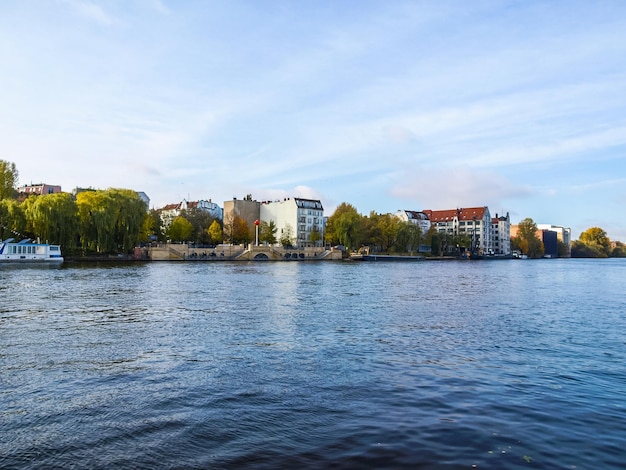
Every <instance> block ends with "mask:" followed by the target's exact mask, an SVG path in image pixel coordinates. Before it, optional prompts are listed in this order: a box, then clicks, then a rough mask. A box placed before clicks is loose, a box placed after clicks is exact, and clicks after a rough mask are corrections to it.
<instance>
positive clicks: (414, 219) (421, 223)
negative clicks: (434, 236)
mask: <svg viewBox="0 0 626 470" xmlns="http://www.w3.org/2000/svg"><path fill="white" fill-rule="evenodd" d="M394 215H395V216H396V217H397V218H399V219H400V220H402V221H403V222H409V223H411V224H413V225H417V226H418V227H419V228H420V230H421V231H422V233H424V234H425V233H426V232H428V230H430V220H429V219H428V215H426V214H425V213H424V212H419V211H408V210H402V209H400V210H399V211H398V212H396V213H395V214H394Z"/></svg>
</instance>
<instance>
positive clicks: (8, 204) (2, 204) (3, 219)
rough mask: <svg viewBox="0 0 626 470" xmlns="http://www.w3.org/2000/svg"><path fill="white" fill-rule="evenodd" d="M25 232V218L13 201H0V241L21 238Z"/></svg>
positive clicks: (18, 205)
mask: <svg viewBox="0 0 626 470" xmlns="http://www.w3.org/2000/svg"><path fill="white" fill-rule="evenodd" d="M25 232H26V216H25V215H24V211H23V210H22V205H21V204H19V203H18V202H17V201H16V200H15V199H0V240H6V239H7V238H13V237H16V236H17V237H21V236H23V235H24V234H25Z"/></svg>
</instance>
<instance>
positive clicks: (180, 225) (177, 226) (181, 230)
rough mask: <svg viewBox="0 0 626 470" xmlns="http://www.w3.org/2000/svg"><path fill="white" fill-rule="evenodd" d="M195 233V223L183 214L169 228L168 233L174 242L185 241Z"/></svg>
mask: <svg viewBox="0 0 626 470" xmlns="http://www.w3.org/2000/svg"><path fill="white" fill-rule="evenodd" d="M192 233H193V225H192V224H191V222H189V221H188V220H187V219H186V218H184V217H183V216H180V215H179V216H178V217H176V218H175V219H174V220H172V223H171V224H170V226H169V228H168V229H167V234H168V236H169V238H170V240H172V241H173V242H184V241H187V240H189V238H190V237H191V235H192Z"/></svg>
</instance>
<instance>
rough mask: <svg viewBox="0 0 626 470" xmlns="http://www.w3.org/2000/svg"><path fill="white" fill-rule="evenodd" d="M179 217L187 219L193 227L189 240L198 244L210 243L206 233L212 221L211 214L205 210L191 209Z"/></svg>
mask: <svg viewBox="0 0 626 470" xmlns="http://www.w3.org/2000/svg"><path fill="white" fill-rule="evenodd" d="M181 216H182V217H184V218H185V219H187V220H188V221H189V222H190V223H191V225H192V227H193V229H192V232H191V236H190V240H192V241H194V242H196V243H200V244H207V243H211V239H210V237H209V232H208V229H209V227H210V226H211V224H212V223H213V220H214V219H213V217H212V216H211V214H209V213H208V212H207V211H205V210H202V209H196V208H193V209H189V210H186V211H183V213H182V214H181Z"/></svg>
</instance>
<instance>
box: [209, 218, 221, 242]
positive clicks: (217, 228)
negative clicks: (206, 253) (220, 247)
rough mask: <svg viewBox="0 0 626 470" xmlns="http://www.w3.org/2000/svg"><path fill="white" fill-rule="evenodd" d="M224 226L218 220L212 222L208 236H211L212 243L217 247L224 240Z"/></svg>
mask: <svg viewBox="0 0 626 470" xmlns="http://www.w3.org/2000/svg"><path fill="white" fill-rule="evenodd" d="M223 233H224V232H223V231H222V226H221V225H220V223H219V222H218V221H217V220H214V221H213V222H211V225H210V226H209V228H208V229H207V234H208V235H209V241H210V243H212V244H214V245H216V244H218V243H220V242H221V241H222V238H223V236H224V235H223Z"/></svg>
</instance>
